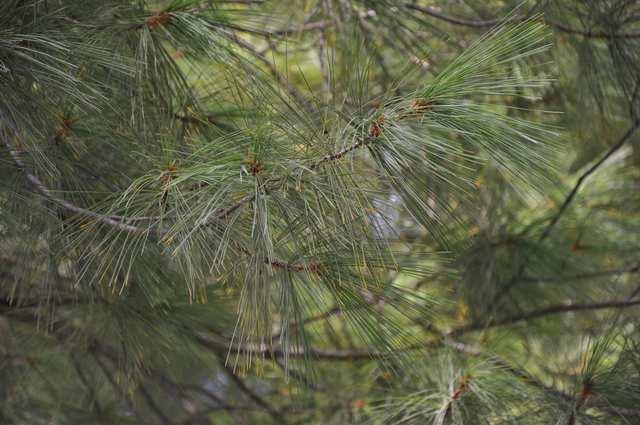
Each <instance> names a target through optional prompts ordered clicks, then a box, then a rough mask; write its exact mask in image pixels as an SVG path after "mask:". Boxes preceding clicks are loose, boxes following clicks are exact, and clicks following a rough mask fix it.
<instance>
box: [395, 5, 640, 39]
mask: <svg viewBox="0 0 640 425" xmlns="http://www.w3.org/2000/svg"><path fill="white" fill-rule="evenodd" d="M404 6H405V7H406V8H408V9H412V10H415V11H417V12H421V13H424V14H425V15H428V16H431V17H432V18H436V19H439V20H441V21H444V22H447V23H450V24H453V25H461V26H465V27H470V28H491V27H493V26H495V25H498V24H499V23H501V22H504V21H505V20H506V21H509V22H521V21H523V20H525V19H527V18H517V17H513V18H508V17H507V18H495V19H489V20H473V19H464V18H459V17H456V16H449V15H445V14H443V13H440V12H438V11H436V10H435V9H434V8H433V7H423V6H418V5H416V4H413V3H405V5H404ZM545 22H546V23H547V24H548V25H550V26H552V27H554V28H556V29H558V30H560V31H562V32H565V33H568V34H574V35H580V36H583V37H587V38H603V39H612V38H614V39H615V38H640V32H629V33H610V32H606V31H592V30H582V29H576V28H571V27H569V26H566V25H564V24H562V23H559V22H555V21H552V20H549V19H547V18H545Z"/></svg>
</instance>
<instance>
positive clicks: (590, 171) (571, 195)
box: [540, 122, 640, 241]
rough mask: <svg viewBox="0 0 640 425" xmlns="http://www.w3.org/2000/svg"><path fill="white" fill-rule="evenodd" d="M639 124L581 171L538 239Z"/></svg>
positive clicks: (549, 231)
mask: <svg viewBox="0 0 640 425" xmlns="http://www.w3.org/2000/svg"><path fill="white" fill-rule="evenodd" d="M639 126H640V122H635V123H634V124H633V125H632V126H631V128H629V130H627V132H626V133H625V134H624V135H623V136H622V137H621V138H620V139H619V140H618V141H617V142H616V143H615V144H614V145H613V146H611V147H610V148H609V150H608V151H607V152H606V153H605V154H604V155H603V156H602V157H601V158H600V159H599V160H598V161H597V162H596V163H595V164H593V165H592V166H591V167H589V169H587V171H585V172H584V173H582V175H580V177H579V178H578V181H577V182H576V184H575V185H574V186H573V189H571V191H570V192H569V194H568V195H567V197H566V198H565V200H564V202H563V203H562V205H561V206H560V209H559V210H558V212H557V214H556V215H555V216H554V217H553V218H552V219H551V222H550V223H549V225H548V226H547V227H546V228H545V229H544V231H543V232H542V234H541V235H540V241H543V240H545V239H546V238H547V237H548V236H549V235H550V234H551V232H552V231H553V229H554V227H555V226H556V224H557V223H558V221H559V220H560V218H562V216H563V214H564V213H565V211H566V210H567V208H568V207H569V205H570V204H571V201H573V198H575V196H576V195H577V193H578V191H579V190H580V187H582V184H583V183H584V182H585V180H586V179H587V178H588V177H589V176H590V175H591V174H593V173H594V172H596V171H597V170H598V168H600V166H601V165H602V164H604V163H605V162H606V161H607V159H609V158H611V156H612V155H613V154H614V153H616V152H617V151H618V150H620V148H622V146H624V144H625V143H626V142H627V140H629V139H630V138H631V137H632V136H633V135H634V134H635V132H636V130H637V129H638V127H639Z"/></svg>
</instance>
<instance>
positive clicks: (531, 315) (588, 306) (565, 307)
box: [447, 299, 640, 337]
mask: <svg viewBox="0 0 640 425" xmlns="http://www.w3.org/2000/svg"><path fill="white" fill-rule="evenodd" d="M637 305H640V299H635V300H624V301H618V300H613V301H603V302H599V303H584V304H580V303H565V304H557V305H552V306H549V307H545V308H541V309H538V310H533V311H528V312H524V313H521V314H516V315H514V316H510V317H506V318H504V319H499V320H494V321H490V322H489V323H481V322H477V323H471V324H468V325H465V326H461V327H459V328H456V329H454V330H452V331H450V332H449V333H448V334H447V335H448V336H451V337H453V336H457V335H461V334H464V333H467V332H472V331H477V330H484V329H489V328H494V327H498V326H505V325H512V324H515V323H518V322H523V321H527V320H533V319H539V318H541V317H546V316H549V315H553V314H560V313H569V312H577V311H591V310H601V309H607V308H629V307H634V306H637Z"/></svg>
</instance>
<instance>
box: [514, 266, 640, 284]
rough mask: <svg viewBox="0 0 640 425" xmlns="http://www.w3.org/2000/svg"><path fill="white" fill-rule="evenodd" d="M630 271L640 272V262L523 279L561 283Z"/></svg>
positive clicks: (524, 279)
mask: <svg viewBox="0 0 640 425" xmlns="http://www.w3.org/2000/svg"><path fill="white" fill-rule="evenodd" d="M629 273H640V264H636V265H633V266H629V267H622V268H619V269H611V270H602V271H598V272H592V273H582V274H574V275H566V276H540V277H532V276H523V277H522V281H523V282H544V283H560V282H565V281H576V280H589V279H597V278H600V277H607V276H615V275H621V274H629Z"/></svg>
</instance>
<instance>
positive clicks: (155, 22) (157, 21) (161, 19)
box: [146, 12, 171, 31]
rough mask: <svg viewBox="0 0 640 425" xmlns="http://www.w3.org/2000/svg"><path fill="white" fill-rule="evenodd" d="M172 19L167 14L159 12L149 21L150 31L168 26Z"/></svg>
mask: <svg viewBox="0 0 640 425" xmlns="http://www.w3.org/2000/svg"><path fill="white" fill-rule="evenodd" d="M170 19H171V15H170V14H169V13H167V12H158V13H156V14H154V15H152V16H150V17H149V18H148V19H147V22H146V25H147V28H149V30H150V31H153V30H155V29H157V28H159V27H161V26H163V25H166V24H167V23H168V22H169V20H170Z"/></svg>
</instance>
